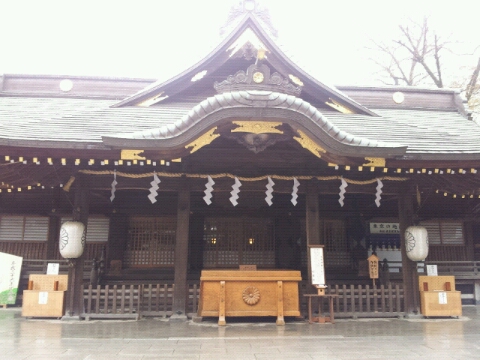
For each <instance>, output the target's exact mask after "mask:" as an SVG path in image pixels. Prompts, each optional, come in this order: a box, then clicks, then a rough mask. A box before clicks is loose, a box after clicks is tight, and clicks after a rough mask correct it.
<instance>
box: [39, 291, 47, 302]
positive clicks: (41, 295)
mask: <svg viewBox="0 0 480 360" xmlns="http://www.w3.org/2000/svg"><path fill="white" fill-rule="evenodd" d="M38 304H39V305H47V304H48V291H40V292H39V293H38Z"/></svg>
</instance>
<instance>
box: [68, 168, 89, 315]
mask: <svg viewBox="0 0 480 360" xmlns="http://www.w3.org/2000/svg"><path fill="white" fill-rule="evenodd" d="M77 181H78V182H77V186H76V189H75V201H74V209H73V221H80V222H82V223H83V224H84V225H85V234H86V232H87V224H88V200H89V199H88V197H89V190H88V189H87V188H85V186H84V185H83V181H82V178H81V177H79V178H78V179H77ZM84 256H85V255H84V254H82V256H81V257H79V258H78V259H72V260H71V264H70V267H69V270H68V291H67V299H66V311H65V316H64V319H67V320H70V319H78V320H79V319H80V315H81V314H82V313H83V268H84Z"/></svg>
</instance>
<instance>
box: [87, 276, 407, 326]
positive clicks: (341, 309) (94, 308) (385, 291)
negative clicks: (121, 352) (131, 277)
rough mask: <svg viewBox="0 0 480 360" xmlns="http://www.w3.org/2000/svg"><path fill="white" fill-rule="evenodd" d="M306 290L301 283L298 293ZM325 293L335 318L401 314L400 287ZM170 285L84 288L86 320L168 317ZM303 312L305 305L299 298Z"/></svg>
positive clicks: (191, 289) (191, 301) (192, 304)
mask: <svg viewBox="0 0 480 360" xmlns="http://www.w3.org/2000/svg"><path fill="white" fill-rule="evenodd" d="M307 288H309V286H307V284H306V283H305V282H304V283H302V284H301V291H300V292H301V293H305V289H307ZM328 289H329V290H328V292H329V293H332V294H338V295H339V296H338V298H336V300H335V303H334V309H335V316H336V317H354V318H356V317H396V316H401V315H402V314H403V308H404V307H403V287H402V286H401V285H399V284H397V285H392V284H390V285H389V286H387V287H384V286H379V287H371V286H369V285H366V286H362V285H357V286H354V285H348V286H347V285H329V287H328ZM173 290H174V285H173V284H134V285H121V286H120V285H110V286H108V285H105V286H96V287H92V286H91V285H89V286H86V287H85V288H84V303H85V311H84V314H83V315H82V316H83V317H84V318H85V319H87V320H88V319H92V318H135V319H138V318H140V317H141V316H155V317H168V316H171V315H172V313H173ZM198 298H199V286H198V284H196V283H193V284H190V285H189V286H188V295H187V299H186V304H187V306H186V307H187V309H186V311H187V314H188V315H190V316H192V315H194V314H196V313H197V306H198ZM300 299H301V301H302V304H301V310H302V313H304V314H306V302H305V300H304V297H303V296H301V297H300Z"/></svg>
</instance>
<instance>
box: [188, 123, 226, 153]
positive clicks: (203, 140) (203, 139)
mask: <svg viewBox="0 0 480 360" xmlns="http://www.w3.org/2000/svg"><path fill="white" fill-rule="evenodd" d="M216 130H217V127H216V126H215V127H214V128H212V129H210V130H209V131H208V132H206V133H205V134H203V135H201V136H199V137H198V138H197V139H196V140H195V141H193V142H191V143H190V144H188V145H186V146H185V149H188V148H189V147H191V148H192V150H190V154H193V153H194V152H195V151H197V150H199V149H201V148H202V147H204V146H205V145H209V144H210V143H211V142H212V141H213V140H215V139H216V138H217V137H219V136H220V134H214V132H215V131H216Z"/></svg>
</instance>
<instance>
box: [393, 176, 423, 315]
mask: <svg viewBox="0 0 480 360" xmlns="http://www.w3.org/2000/svg"><path fill="white" fill-rule="evenodd" d="M413 198H414V196H413V188H412V187H411V184H410V183H406V184H403V186H402V187H401V189H400V192H399V196H398V218H399V221H400V249H401V252H402V276H403V295H404V303H405V314H406V316H409V317H412V316H414V315H417V314H419V310H420V308H419V304H420V295H419V292H418V280H417V279H418V275H417V263H416V262H414V261H412V260H410V259H409V258H408V257H407V253H406V248H405V230H406V229H407V227H409V226H412V225H414V223H415V216H414V210H413Z"/></svg>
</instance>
